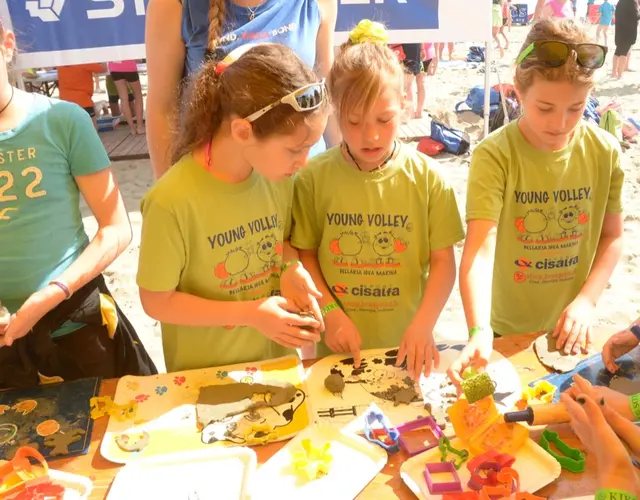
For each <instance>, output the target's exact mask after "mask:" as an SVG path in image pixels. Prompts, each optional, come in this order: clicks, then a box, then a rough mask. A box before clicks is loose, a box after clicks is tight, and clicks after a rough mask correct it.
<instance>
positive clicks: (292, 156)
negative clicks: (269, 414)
mask: <svg viewBox="0 0 640 500" xmlns="http://www.w3.org/2000/svg"><path fill="white" fill-rule="evenodd" d="M187 96H188V99H187V100H186V101H185V106H184V109H183V110H182V116H181V118H180V124H179V127H180V129H179V130H180V134H179V135H178V140H177V142H176V144H175V145H174V152H173V161H174V165H173V167H172V168H171V170H170V171H169V172H167V174H166V175H164V176H163V177H162V178H161V179H160V180H159V181H158V183H157V184H156V185H155V186H154V187H153V188H152V189H151V190H150V191H149V192H148V193H147V195H146V196H145V198H144V199H143V201H142V218H143V219H142V220H143V223H142V241H141V245H140V262H139V269H138V280H137V281H138V285H139V287H140V298H141V300H142V306H143V307H144V309H145V311H146V312H147V314H149V316H151V317H153V318H155V319H157V320H158V321H160V322H161V323H162V341H163V348H164V354H165V361H166V364H167V370H169V371H177V370H185V369H192V368H202V367H208V366H219V365H226V364H233V363H244V362H251V361H257V360H263V359H270V358H276V357H279V356H282V355H285V354H290V353H291V352H293V351H292V349H295V348H299V347H304V346H307V345H309V344H313V343H314V342H315V341H317V340H319V334H318V331H319V330H320V329H321V328H322V320H321V318H322V317H321V314H320V310H319V308H318V305H317V302H316V297H319V295H320V294H319V293H318V292H317V290H315V287H314V285H313V283H312V281H311V278H310V277H309V274H308V273H307V272H306V271H305V270H304V268H303V267H302V266H301V264H300V263H299V262H298V261H297V252H296V251H295V250H293V248H292V247H291V246H290V245H289V242H288V239H289V232H290V228H291V201H292V198H293V176H294V175H295V174H296V172H298V171H299V170H300V169H301V168H303V167H304V166H305V164H306V162H307V157H308V155H309V150H310V148H311V147H312V146H313V145H314V144H315V143H316V142H317V141H318V139H319V138H320V137H321V136H322V132H323V131H324V128H325V125H326V121H327V114H328V108H329V105H328V103H327V100H326V92H325V89H324V82H323V81H321V80H320V78H319V77H318V76H317V75H316V74H315V73H314V72H313V71H312V70H311V69H309V68H308V67H307V66H305V64H304V63H303V62H302V60H301V59H300V58H299V57H298V56H296V54H295V53H294V52H293V51H292V50H291V49H289V48H287V47H285V46H283V45H278V44H264V45H256V46H253V47H251V46H243V47H240V48H239V49H237V50H236V51H233V52H231V54H229V56H227V57H226V58H225V59H224V60H223V61H220V62H218V63H216V62H214V61H211V62H208V63H207V64H205V65H204V67H203V68H202V70H201V71H200V72H199V73H198V75H197V76H196V77H194V78H193V79H192V81H191V84H190V88H189V91H188V94H187ZM279 295H281V296H279ZM302 310H305V311H311V312H312V313H314V314H312V315H308V316H307V317H303V316H301V315H298V314H296V312H301V311H302Z"/></svg>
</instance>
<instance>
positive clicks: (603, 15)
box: [596, 0, 616, 45]
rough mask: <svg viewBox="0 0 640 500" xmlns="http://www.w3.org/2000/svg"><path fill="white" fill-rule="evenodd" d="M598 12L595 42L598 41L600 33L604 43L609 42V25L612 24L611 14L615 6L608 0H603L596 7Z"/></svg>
mask: <svg viewBox="0 0 640 500" xmlns="http://www.w3.org/2000/svg"><path fill="white" fill-rule="evenodd" d="M598 10H599V12H600V21H599V22H598V29H597V30H596V42H598V43H600V35H602V36H604V44H605V45H608V44H609V43H608V42H609V27H610V26H611V24H613V14H614V13H615V11H616V8H615V7H614V6H613V5H611V2H609V0H604V3H603V4H602V5H601V6H600V9H598Z"/></svg>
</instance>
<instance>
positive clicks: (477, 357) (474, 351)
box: [447, 328, 493, 393]
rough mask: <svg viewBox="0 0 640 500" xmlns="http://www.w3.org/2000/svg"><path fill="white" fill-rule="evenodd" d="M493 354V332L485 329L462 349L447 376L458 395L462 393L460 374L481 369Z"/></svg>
mask: <svg viewBox="0 0 640 500" xmlns="http://www.w3.org/2000/svg"><path fill="white" fill-rule="evenodd" d="M492 353H493V331H492V330H491V329H490V328H486V329H484V330H481V331H480V332H478V333H476V334H475V336H474V337H473V338H472V339H471V340H469V343H468V344H467V345H466V346H465V347H464V349H462V352H460V355H459V356H458V357H457V358H456V360H455V361H454V362H453V363H451V366H450V367H449V369H448V370H447V375H448V376H449V379H450V380H451V383H452V384H453V385H455V386H456V389H457V390H458V393H461V391H462V374H463V373H464V371H465V370H466V369H467V368H473V369H476V370H479V369H483V368H484V367H485V366H487V365H488V364H489V358H491V354H492Z"/></svg>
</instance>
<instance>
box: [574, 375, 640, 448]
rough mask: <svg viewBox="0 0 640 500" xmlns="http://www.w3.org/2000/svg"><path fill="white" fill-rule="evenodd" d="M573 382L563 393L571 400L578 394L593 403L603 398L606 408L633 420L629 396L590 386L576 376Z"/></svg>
mask: <svg viewBox="0 0 640 500" xmlns="http://www.w3.org/2000/svg"><path fill="white" fill-rule="evenodd" d="M573 382H574V383H573V385H572V386H571V387H569V388H568V389H567V390H566V391H564V392H565V393H566V394H567V395H568V396H570V397H571V398H573V399H576V398H577V397H578V395H579V394H586V395H587V396H589V397H590V398H591V399H594V400H595V401H600V400H601V399H602V398H604V400H605V401H606V403H607V407H609V408H613V409H614V410H615V411H616V412H617V413H619V414H621V415H625V416H626V417H627V420H629V421H630V420H633V413H632V412H631V405H630V404H629V396H627V395H626V394H622V393H621V392H618V391H614V390H613V389H610V388H609V387H603V386H600V385H591V383H590V382H589V381H588V380H586V379H584V378H582V377H581V376H580V375H578V374H576V375H574V376H573ZM639 451H640V450H639Z"/></svg>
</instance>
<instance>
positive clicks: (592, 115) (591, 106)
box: [583, 96, 600, 123]
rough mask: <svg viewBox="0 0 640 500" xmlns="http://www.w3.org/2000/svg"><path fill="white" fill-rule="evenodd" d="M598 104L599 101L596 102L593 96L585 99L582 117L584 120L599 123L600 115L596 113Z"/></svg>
mask: <svg viewBox="0 0 640 500" xmlns="http://www.w3.org/2000/svg"><path fill="white" fill-rule="evenodd" d="M598 106H600V103H599V102H598V99H596V98H595V97H593V96H589V100H588V101H587V105H586V106H585V108H584V114H583V116H584V118H585V119H586V120H589V119H591V120H593V121H594V122H596V123H600V115H599V114H598V111H597V109H598Z"/></svg>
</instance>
